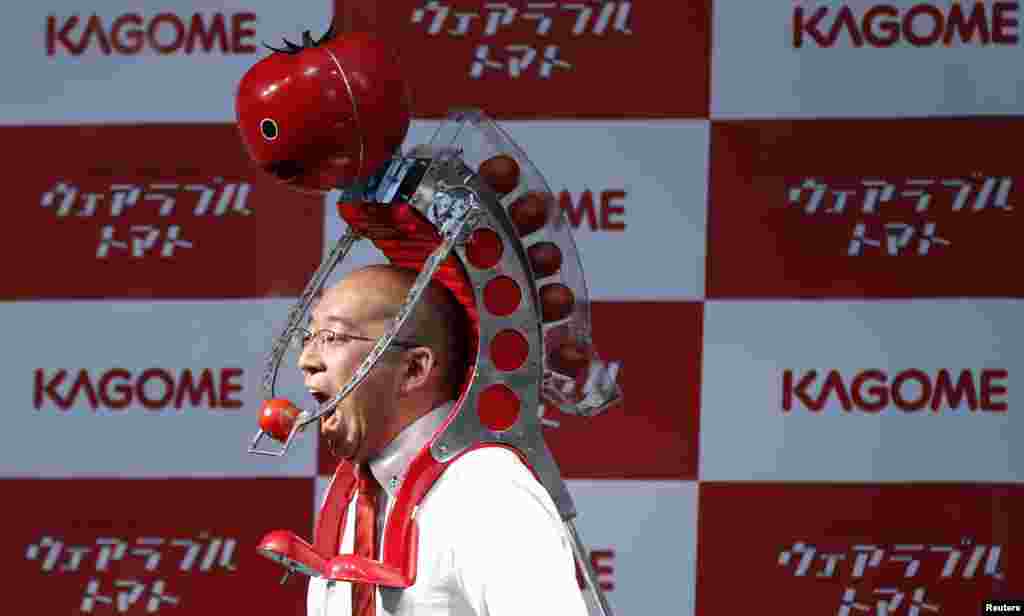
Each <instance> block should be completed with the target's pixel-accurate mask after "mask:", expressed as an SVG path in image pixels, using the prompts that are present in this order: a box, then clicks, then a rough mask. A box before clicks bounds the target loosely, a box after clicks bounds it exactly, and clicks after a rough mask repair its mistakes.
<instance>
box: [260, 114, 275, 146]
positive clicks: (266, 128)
mask: <svg viewBox="0 0 1024 616" xmlns="http://www.w3.org/2000/svg"><path fill="white" fill-rule="evenodd" d="M260 133H262V134H263V138H264V139H266V140H267V141H273V140H274V139H277V122H275V121H273V120H271V119H270V118H263V120H262V121H261V122H260Z"/></svg>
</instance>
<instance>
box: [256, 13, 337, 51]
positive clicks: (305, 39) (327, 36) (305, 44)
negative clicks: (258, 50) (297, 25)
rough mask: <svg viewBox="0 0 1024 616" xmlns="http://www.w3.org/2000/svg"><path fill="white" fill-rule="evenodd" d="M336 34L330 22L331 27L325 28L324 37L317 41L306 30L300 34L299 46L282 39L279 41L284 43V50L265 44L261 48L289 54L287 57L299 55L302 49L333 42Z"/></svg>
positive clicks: (332, 23)
mask: <svg viewBox="0 0 1024 616" xmlns="http://www.w3.org/2000/svg"><path fill="white" fill-rule="evenodd" d="M337 34H338V32H337V30H335V29H334V22H333V21H332V22H331V25H330V26H329V27H328V28H327V32H325V33H324V35H323V36H321V37H320V38H319V39H314V38H313V35H312V34H310V32H309V30H306V31H305V32H303V33H302V44H301V45H296V44H295V43H293V42H291V41H289V40H288V39H286V38H283V37H282V38H281V40H282V41H284V44H285V48H284V49H278V48H277V47H271V46H270V45H267V44H266V43H263V46H264V47H266V48H267V49H269V50H270V51H273V52H276V53H284V54H289V55H295V54H298V53H301V52H302V50H303V49H313V48H314V47H319V46H320V45H323V44H324V43H327V42H329V41H331V40H333V39H334V37H335V36H337Z"/></svg>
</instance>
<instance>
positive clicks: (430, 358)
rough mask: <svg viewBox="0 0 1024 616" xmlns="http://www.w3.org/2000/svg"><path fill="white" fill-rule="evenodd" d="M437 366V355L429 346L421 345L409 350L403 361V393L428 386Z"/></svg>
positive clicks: (406, 393)
mask: <svg viewBox="0 0 1024 616" xmlns="http://www.w3.org/2000/svg"><path fill="white" fill-rule="evenodd" d="M436 366H437V355H435V354H434V351H433V350H431V349H430V348H429V347H424V346H421V347H415V348H412V349H409V350H407V351H406V352H405V357H404V358H403V361H402V383H401V393H402V395H408V394H411V393H413V392H414V391H417V390H420V389H422V388H423V387H426V385H427V381H428V380H429V379H430V375H431V373H432V372H433V371H434V368H435V367H436Z"/></svg>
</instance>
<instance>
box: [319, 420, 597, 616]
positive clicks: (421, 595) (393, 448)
mask: <svg viewBox="0 0 1024 616" xmlns="http://www.w3.org/2000/svg"><path fill="white" fill-rule="evenodd" d="M451 405H452V403H451V402H448V403H446V404H444V405H443V406H440V407H438V408H436V409H434V410H433V411H431V412H430V413H428V414H426V415H424V416H423V417H421V418H420V419H418V420H417V421H416V422H414V423H413V424H411V425H410V426H409V427H407V428H406V429H405V430H403V431H402V433H401V434H399V435H398V437H396V438H395V440H394V441H392V442H391V443H390V444H389V445H388V447H387V448H385V450H384V451H383V452H382V453H381V455H380V456H378V457H377V458H376V459H375V460H372V461H371V462H370V471H371V472H372V473H373V475H374V477H375V478H376V479H377V481H378V482H379V483H380V484H381V485H382V486H383V487H384V493H385V494H384V498H385V499H386V508H385V507H382V508H381V509H382V511H381V515H380V518H379V519H378V527H381V526H382V524H383V521H384V518H385V515H386V512H388V511H390V509H391V504H392V503H393V502H394V498H395V495H396V494H397V491H398V488H399V486H400V485H401V481H402V480H403V479H404V473H405V471H406V470H407V468H408V465H409V463H410V462H411V461H412V458H413V457H414V456H415V455H416V454H417V453H418V452H419V451H420V449H422V448H423V447H424V446H425V445H426V444H427V442H428V441H429V439H430V437H431V435H432V434H433V433H434V431H435V430H436V429H437V428H438V427H439V426H440V425H441V423H442V422H443V421H444V419H445V417H447V416H448V413H449V412H450V409H451ZM355 516H356V513H355V499H353V502H352V503H350V504H349V511H348V515H347V519H348V520H349V523H347V524H346V528H345V532H344V535H343V537H342V542H341V546H340V548H339V553H340V554H351V553H352V552H353V549H354V543H355V530H354V526H355V524H354V523H352V522H353V521H354V520H355ZM417 521H418V524H419V531H420V533H419V540H420V544H419V554H418V560H417V574H416V583H415V584H413V585H412V586H411V587H409V588H405V589H401V588H386V587H378V588H377V614H378V616H440V615H445V616H463V615H465V616H543V615H544V614H557V615H558V616H585V615H586V614H587V607H586V604H585V603H584V599H583V594H582V593H581V592H580V590H579V586H578V585H577V582H576V565H575V561H574V558H573V552H572V544H571V543H570V539H569V536H568V534H567V533H566V531H565V527H564V525H563V523H562V518H561V516H559V515H558V510H557V509H556V508H555V504H554V502H552V500H551V497H550V496H549V495H548V493H547V490H545V489H544V487H543V486H542V485H541V484H540V482H538V481H537V479H536V478H535V477H534V476H533V474H532V473H531V472H530V470H529V469H528V468H527V467H526V466H525V465H524V464H523V463H522V462H521V461H520V460H519V458H518V457H517V456H516V455H515V454H514V453H512V452H510V451H508V450H506V449H503V448H497V447H488V448H484V449H478V450H475V451H471V452H469V453H467V454H464V455H463V456H462V457H460V458H459V459H457V460H456V461H455V462H453V463H452V464H451V465H449V466H448V468H447V469H446V470H445V472H444V474H442V475H441V477H440V478H439V479H438V480H437V482H436V483H435V484H434V486H433V488H431V490H430V491H429V492H428V493H427V495H426V496H425V497H424V499H423V502H422V504H421V505H420V510H419V513H418V514H417ZM351 601H352V587H351V584H349V583H348V582H328V581H326V580H325V579H323V578H311V579H310V581H309V591H308V594H307V598H306V612H307V615H308V616H348V615H349V614H351V611H352V603H351Z"/></svg>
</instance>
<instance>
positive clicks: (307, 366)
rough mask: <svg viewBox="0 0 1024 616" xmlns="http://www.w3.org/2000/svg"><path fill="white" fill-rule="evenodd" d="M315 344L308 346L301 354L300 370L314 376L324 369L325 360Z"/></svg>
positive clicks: (303, 348)
mask: <svg viewBox="0 0 1024 616" xmlns="http://www.w3.org/2000/svg"><path fill="white" fill-rule="evenodd" d="M316 347H317V345H316V344H315V343H310V344H307V345H306V346H304V347H302V351H300V352H299V362H298V363H299V370H302V371H303V372H305V373H306V374H314V373H316V372H320V371H322V370H323V369H324V363H323V359H322V358H321V357H320V351H319V350H318V349H317V348H316Z"/></svg>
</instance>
